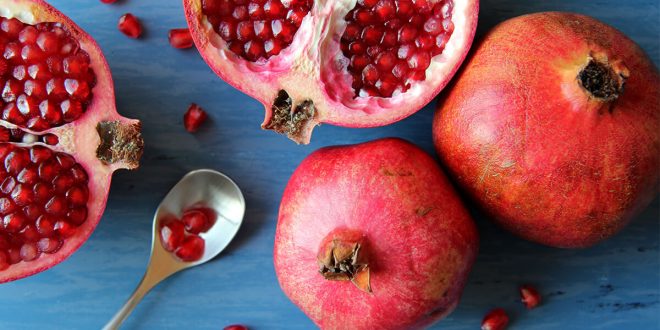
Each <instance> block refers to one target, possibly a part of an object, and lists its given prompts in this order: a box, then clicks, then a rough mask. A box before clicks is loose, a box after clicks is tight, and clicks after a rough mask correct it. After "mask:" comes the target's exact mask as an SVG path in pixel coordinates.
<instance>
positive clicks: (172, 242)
mask: <svg viewBox="0 0 660 330" xmlns="http://www.w3.org/2000/svg"><path fill="white" fill-rule="evenodd" d="M184 230H185V225H184V224H183V222H181V221H180V220H176V219H175V220H170V221H167V222H166V223H165V224H164V225H163V227H161V229H160V241H161V242H162V244H163V248H165V250H167V251H170V252H173V251H175V250H176V249H178V248H179V246H181V243H182V242H183V239H184V237H185V232H184Z"/></svg>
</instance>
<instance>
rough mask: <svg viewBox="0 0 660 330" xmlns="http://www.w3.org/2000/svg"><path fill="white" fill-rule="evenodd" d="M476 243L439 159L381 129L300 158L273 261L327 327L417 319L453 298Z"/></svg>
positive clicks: (393, 325)
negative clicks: (383, 135)
mask: <svg viewBox="0 0 660 330" xmlns="http://www.w3.org/2000/svg"><path fill="white" fill-rule="evenodd" d="M477 246H478V237H477V231H476V228H475V226H474V223H473V222H472V220H471V219H470V216H469V214H468V212H467V210H466V209H465V207H464V206H463V205H462V203H461V201H460V200H459V198H458V196H457V194H456V193H455V191H454V190H453V188H452V187H451V184H450V183H449V181H448V180H447V179H446V177H445V176H444V175H443V173H442V171H441V170H440V168H439V167H438V165H437V164H436V163H435V162H434V161H433V159H432V158H431V157H429V156H428V155H427V154H426V153H424V152H423V151H421V150H420V149H419V148H417V147H415V146H414V145H412V144H410V143H407V142H405V141H402V140H398V139H383V140H377V141H373V142H368V143H363V144H358V145H352V146H340V147H329V148H323V149H320V150H318V151H316V152H314V153H312V154H311V155H310V156H309V157H307V158H306V159H305V160H304V161H303V162H302V163H301V164H300V166H299V167H298V168H297V169H296V171H295V172H294V174H293V176H292V177H291V179H290V180H289V183H288V185H287V187H286V190H285V192H284V196H283V198H282V203H281V205H280V213H279V219H278V224H277V230H276V237H275V251H274V262H275V270H276V273H277V277H278V280H279V283H280V286H281V287H282V289H283V291H284V293H285V294H286V295H287V296H288V297H289V298H290V299H291V300H292V301H293V302H294V303H295V304H296V305H297V306H299V307H300V308H301V309H302V310H303V311H304V312H305V313H306V314H307V315H308V316H309V317H310V318H311V319H312V320H313V321H314V322H315V323H316V324H317V325H318V326H319V327H320V328H322V329H416V328H422V327H425V326H428V325H429V324H431V323H433V322H435V321H437V320H439V319H441V318H442V317H444V316H446V315H447V314H449V313H450V312H451V311H452V310H453V309H454V308H455V306H456V304H457V303H458V300H459V297H460V294H461V291H462V289H463V286H464V285H465V282H466V277H467V274H468V272H469V271H470V268H471V266H472V263H473V261H474V258H475V256H476V252H477ZM319 270H320V271H321V272H320V273H319Z"/></svg>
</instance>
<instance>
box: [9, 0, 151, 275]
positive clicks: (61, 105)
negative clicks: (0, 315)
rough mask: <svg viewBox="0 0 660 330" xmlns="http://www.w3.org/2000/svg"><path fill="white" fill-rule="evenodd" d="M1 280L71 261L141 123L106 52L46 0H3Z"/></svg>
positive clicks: (136, 150)
mask: <svg viewBox="0 0 660 330" xmlns="http://www.w3.org/2000/svg"><path fill="white" fill-rule="evenodd" d="M0 8H1V9H2V10H0V54H2V55H1V56H0V88H1V90H2V95H1V100H0V164H1V166H0V283H2V282H7V281H11V280H15V279H18V278H21V277H25V276H29V275H32V274H34V273H37V272H40V271H43V270H45V269H48V268H50V267H52V266H53V265H55V264H57V263H59V262H61V261H62V260H64V259H65V258H66V257H68V256H69V255H70V254H71V253H73V252H74V251H75V250H76V249H78V248H79V247H80V246H81V245H82V244H83V242H85V241H86V240H87V238H88V237H89V236H90V234H91V233H92V231H93V230H94V228H95V227H96V225H97V223H98V222H99V219H100V218H101V214H102V213H103V210H104V208H105V203H106V199H107V196H108V190H109V188H110V178H111V175H112V173H113V172H114V171H115V170H116V169H119V168H135V167H137V166H138V161H139V158H140V156H141V154H142V145H143V142H142V138H141V136H140V123H139V122H138V121H137V120H132V119H127V118H124V117H121V116H119V115H118V114H117V111H116V110H115V98H114V91H113V84H112V77H111V76H110V70H109V68H108V65H107V63H106V62H105V59H104V58H103V55H102V54H101V51H100V49H99V48H98V46H97V45H96V43H95V42H94V40H92V39H91V38H90V37H89V36H88V35H87V34H86V33H85V32H83V31H82V30H81V29H80V28H79V27H78V26H76V25H75V24H74V23H73V22H71V21H70V20H69V19H68V18H67V17H65V16H64V15H63V14H61V13H60V12H58V11H57V10H55V9H54V8H53V7H51V6H49V5H48V4H46V3H45V2H43V1H40V0H0Z"/></svg>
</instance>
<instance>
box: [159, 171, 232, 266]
mask: <svg viewBox="0 0 660 330" xmlns="http://www.w3.org/2000/svg"><path fill="white" fill-rule="evenodd" d="M196 205H200V206H203V207H207V208H210V209H212V210H213V211H215V213H216V215H217V219H216V221H215V223H214V224H213V226H212V227H211V229H209V231H207V232H205V233H200V234H199V236H201V237H202V238H203V239H204V241H205V247H204V255H202V257H201V258H200V259H199V260H197V261H193V262H185V261H181V260H179V259H178V258H176V257H175V256H174V255H173V254H172V253H170V252H168V251H167V250H165V248H163V244H162V242H161V238H160V228H161V220H162V219H166V218H167V217H168V216H170V215H174V216H176V217H177V218H179V219H181V216H182V215H183V211H184V210H185V209H186V208H189V207H191V206H196ZM243 215H245V199H244V198H243V194H242V193H241V190H240V188H238V185H236V183H234V181H232V180H231V179H230V178H229V177H227V176H226V175H224V174H222V173H220V172H217V171H213V170H207V169H202V170H195V171H192V172H190V173H188V174H186V175H185V176H184V177H183V178H182V179H181V180H180V181H179V182H178V183H177V184H176V185H174V187H172V189H171V190H170V192H169V193H168V194H167V195H166V196H165V198H164V199H163V201H162V202H161V203H160V205H158V209H157V210H156V213H155V214H154V224H153V228H152V238H151V241H152V243H151V259H152V260H151V261H150V263H152V262H154V261H157V262H158V263H159V264H160V263H161V262H163V263H165V262H174V263H175V264H178V266H180V267H183V268H189V267H192V266H196V265H199V264H203V263H205V262H207V261H209V260H211V259H213V257H215V256H216V255H218V254H219V253H220V252H221V251H222V250H224V249H225V248H226V247H227V245H229V242H231V240H232V239H233V238H234V236H236V233H237V232H238V229H239V228H240V226H241V223H242V222H243ZM156 258H158V259H157V260H154V259H156Z"/></svg>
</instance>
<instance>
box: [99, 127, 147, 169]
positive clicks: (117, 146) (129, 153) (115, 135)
mask: <svg viewBox="0 0 660 330" xmlns="http://www.w3.org/2000/svg"><path fill="white" fill-rule="evenodd" d="M141 126H142V125H141V124H140V123H139V122H136V123H129V124H123V123H122V122H120V121H118V120H116V121H102V122H100V123H98V125H97V126H96V131H97V132H98V133H99V137H100V138H101V143H100V144H99V146H98V148H97V149H96V157H97V158H98V159H99V160H101V161H102V162H104V163H106V164H124V165H125V168H128V169H134V168H137V167H138V166H139V164H140V158H141V157H142V152H143V151H144V140H143V139H142V134H141V133H140V128H141Z"/></svg>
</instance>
